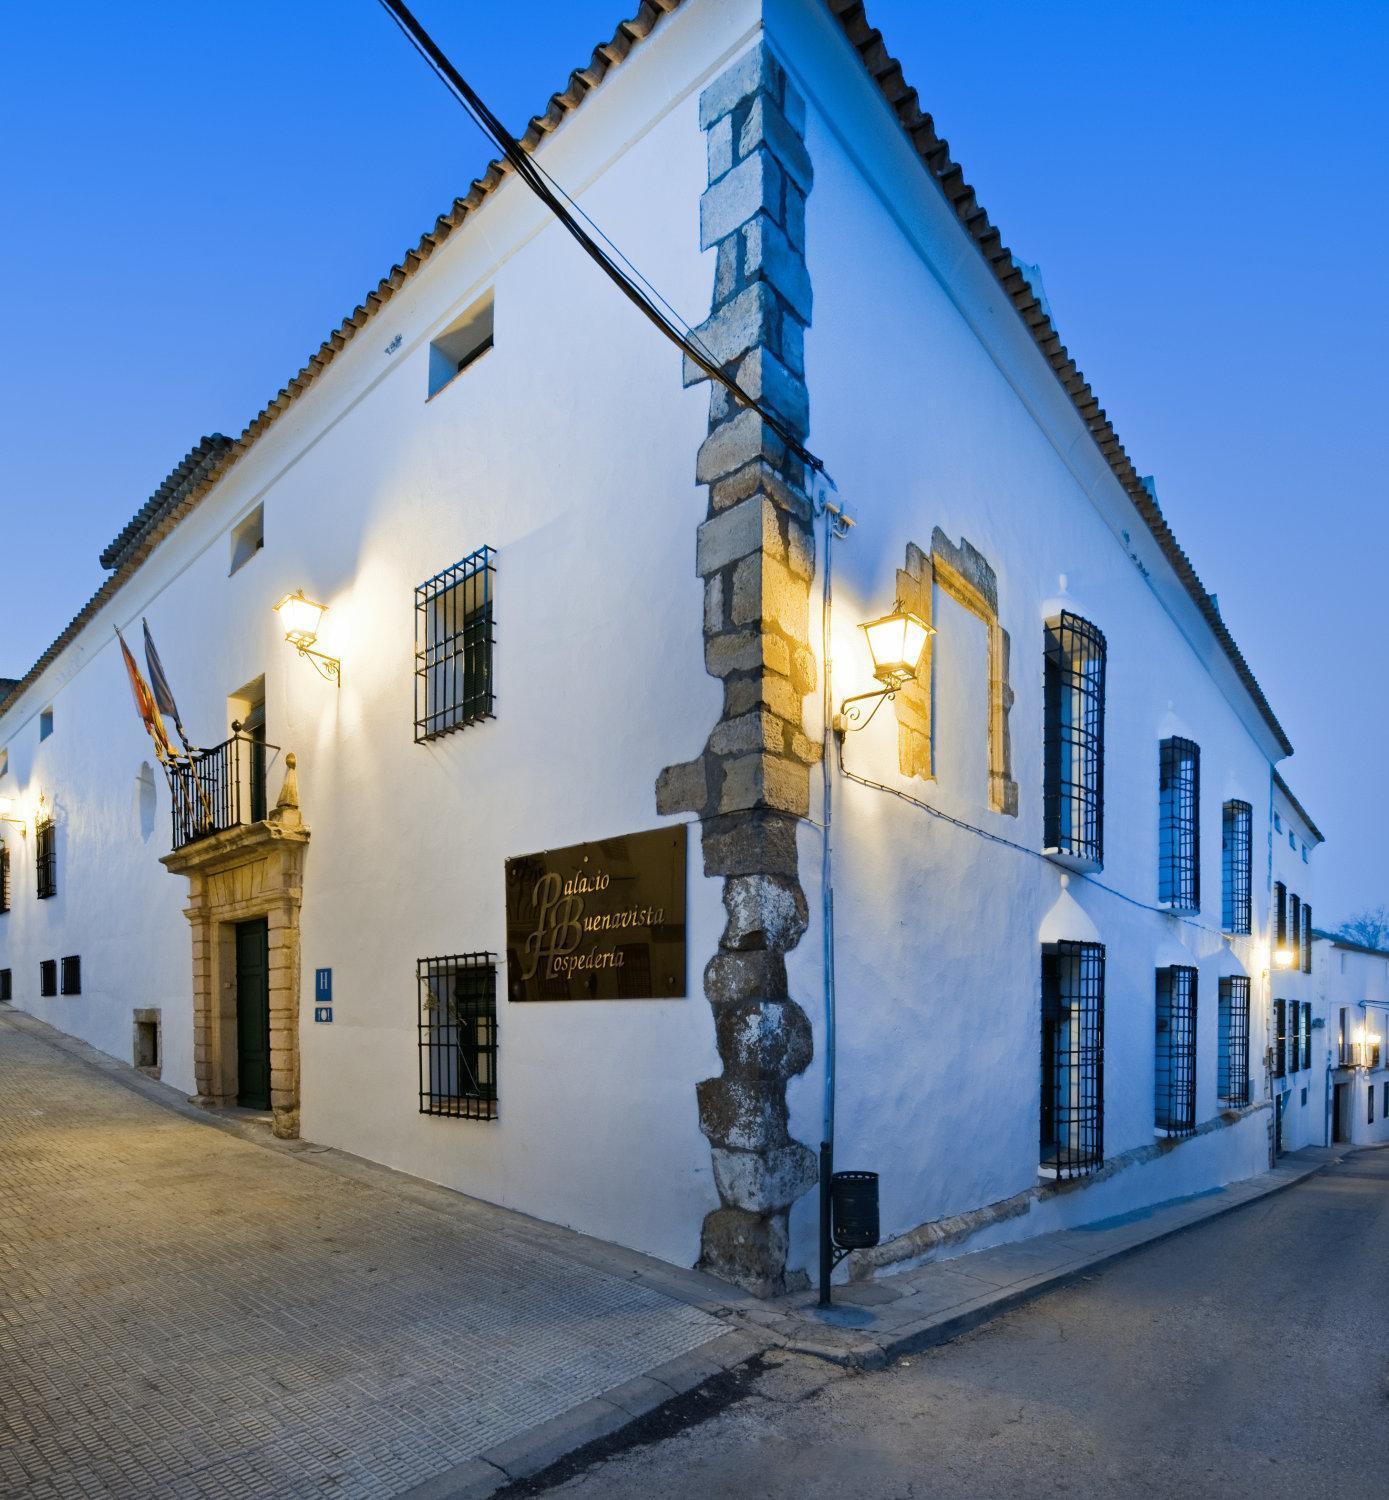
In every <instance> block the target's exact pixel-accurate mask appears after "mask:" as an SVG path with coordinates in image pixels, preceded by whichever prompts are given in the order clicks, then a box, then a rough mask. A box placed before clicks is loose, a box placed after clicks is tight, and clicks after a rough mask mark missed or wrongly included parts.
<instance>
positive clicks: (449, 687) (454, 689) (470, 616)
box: [415, 547, 496, 743]
mask: <svg viewBox="0 0 1389 1500" xmlns="http://www.w3.org/2000/svg"><path fill="white" fill-rule="evenodd" d="M495 557H496V554H495V553H494V552H493V550H492V548H491V547H479V548H478V550H477V551H476V552H472V553H470V554H469V555H468V556H467V557H465V558H464V559H463V560H462V562H457V563H454V565H453V566H452V567H451V568H445V569H444V571H443V572H442V573H436V574H435V575H434V577H433V578H431V579H429V581H428V582H427V583H422V584H421V585H420V586H419V587H418V588H417V589H416V590H415V740H416V742H417V743H418V742H421V741H423V740H432V739H434V738H436V737H437V736H438V735H441V734H448V733H450V732H451V731H452V730H455V729H462V728H464V727H465V726H466V725H468V724H476V723H478V722H479V721H480V720H482V719H490V718H491V717H492V701H493V700H492V599H493V573H494V572H495V568H496V565H495Z"/></svg>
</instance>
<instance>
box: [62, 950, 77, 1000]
mask: <svg viewBox="0 0 1389 1500" xmlns="http://www.w3.org/2000/svg"><path fill="white" fill-rule="evenodd" d="M81 993H82V960H81V958H80V957H79V956H78V955H77V954H76V953H73V954H69V956H68V957H67V958H65V959H64V960H63V994H65V995H80V994H81Z"/></svg>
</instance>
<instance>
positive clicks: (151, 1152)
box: [0, 1014, 725, 1500]
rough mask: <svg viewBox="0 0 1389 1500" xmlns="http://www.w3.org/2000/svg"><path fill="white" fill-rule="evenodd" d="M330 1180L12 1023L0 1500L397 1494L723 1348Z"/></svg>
mask: <svg viewBox="0 0 1389 1500" xmlns="http://www.w3.org/2000/svg"><path fill="white" fill-rule="evenodd" d="M460 1149H463V1145H462V1138H461V1137H460ZM326 1161H327V1158H326V1157H324V1158H317V1157H316V1156H315V1154H314V1153H313V1152H312V1151H309V1150H304V1149H300V1150H297V1151H295V1150H281V1149H267V1148H265V1147H263V1146H261V1145H259V1144H256V1143H254V1142H252V1141H248V1140H245V1139H241V1138H240V1137H238V1136H237V1135H236V1134H233V1133H230V1132H228V1131H226V1130H222V1129H217V1128H214V1127H213V1126H211V1125H209V1124H203V1123H200V1122H199V1121H197V1120H194V1119H190V1118H186V1117H185V1116H183V1115H181V1114H178V1113H175V1112H173V1111H171V1110H170V1109H167V1108H165V1107H162V1106H161V1105H160V1104H158V1103H156V1102H154V1101H153V1100H152V1099H149V1098H146V1097H142V1096H141V1094H140V1093H138V1092H135V1091H132V1090H131V1089H130V1088H127V1087H125V1086H124V1085H123V1084H122V1083H121V1082H119V1081H117V1080H116V1079H115V1078H113V1077H111V1076H105V1075H103V1073H102V1072H101V1071H98V1070H97V1069H95V1068H93V1067H91V1066H88V1065H87V1064H86V1063H85V1062H83V1061H81V1060H80V1059H79V1058H77V1057H75V1056H73V1055H71V1054H70V1053H69V1052H67V1051H64V1050H59V1049H57V1048H55V1047H54V1046H52V1045H50V1044H49V1042H48V1041H46V1040H44V1039H43V1038H42V1036H41V1035H39V1034H38V1033H37V1032H36V1031H35V1030H34V1029H33V1027H32V1023H30V1024H29V1025H24V1026H22V1025H21V1024H20V1022H19V1019H18V1018H13V1017H9V1016H6V1015H4V1014H0V1203H3V1208H0V1393H3V1397H2V1399H0V1494H3V1495H5V1496H21V1495H22V1496H25V1497H26V1500H55V1497H59V1496H62V1497H70V1496H137V1495H138V1496H148V1495H177V1496H202V1495H206V1496H251V1495H254V1496H257V1497H265V1496H279V1495H283V1496H290V1495H294V1496H303V1495H325V1496H368V1495H371V1496H377V1495H390V1494H397V1493H400V1492H402V1491H404V1490H406V1489H408V1488H410V1487H411V1486H413V1485H416V1484H419V1483H421V1482H422V1481H425V1480H427V1479H429V1478H430V1477H431V1476H434V1475H437V1474H440V1473H441V1472H443V1471H446V1470H448V1469H450V1468H452V1467H454V1466H456V1465H459V1464H461V1463H463V1462H464V1461H465V1460H468V1459H470V1458H472V1457H474V1456H475V1455H478V1454H480V1453H482V1452H484V1451H485V1450H487V1449H489V1448H492V1447H494V1446H495V1445H497V1444H498V1443H502V1442H505V1441H507V1440H508V1439H510V1438H513V1437H516V1436H517V1435H518V1434H521V1433H522V1432H524V1431H525V1430H526V1429H529V1428H531V1427H533V1426H534V1425H536V1424H538V1423H541V1422H545V1421H547V1420H550V1419H552V1418H555V1417H557V1416H558V1415H559V1414H560V1413H562V1412H566V1411H568V1410H569V1409H570V1408H572V1407H574V1406H576V1405H578V1404H579V1403H582V1402H585V1401H588V1400H589V1399H590V1398H592V1397H595V1396H597V1395H599V1394H600V1393H601V1392H604V1391H606V1390H609V1389H611V1388H612V1387H614V1386H617V1385H620V1384H621V1383H623V1382H624V1381H628V1380H631V1379H633V1378H635V1377H637V1376H639V1375H641V1374H642V1373H643V1372H644V1371H647V1370H649V1369H650V1368H651V1367H653V1366H656V1365H659V1364H661V1363H662V1362H663V1361H667V1360H671V1359H673V1358H675V1357H676V1356H679V1355H682V1354H684V1353H686V1352H687V1351H690V1350H692V1349H695V1348H696V1347H698V1346H700V1345H702V1344H704V1343H705V1342H706V1341H708V1340H710V1339H713V1338H715V1337H717V1336H719V1335H720V1334H722V1333H724V1332H725V1328H724V1326H723V1325H722V1324H720V1323H719V1322H718V1321H717V1320H716V1319H714V1318H712V1317H710V1316H708V1315H706V1314H705V1313H703V1312H701V1311H699V1310H698V1309H697V1308H695V1307H694V1306H691V1305H689V1304H688V1303H686V1302H683V1301H680V1300H676V1299H675V1298H673V1297H670V1296H666V1295H663V1294H662V1293H661V1292H660V1291H659V1290H658V1289H655V1288H654V1287H653V1285H652V1284H651V1282H650V1280H649V1279H644V1278H643V1277H642V1276H640V1275H639V1274H637V1273H636V1272H635V1271H634V1270H632V1269H631V1268H629V1267H626V1266H624V1264H623V1262H622V1259H621V1256H622V1252H614V1256H613V1260H612V1266H611V1267H610V1268H605V1266H604V1262H603V1257H602V1254H601V1252H595V1249H594V1247H593V1242H592V1241H581V1240H578V1238H577V1237H570V1238H571V1239H573V1241H574V1243H575V1247H576V1248H575V1250H574V1251H573V1252H572V1253H571V1252H570V1251H569V1250H568V1249H567V1248H566V1242H565V1237H564V1236H563V1235H562V1234H561V1232H559V1231H553V1230H550V1229H549V1228H548V1227H547V1226H541V1225H532V1224H531V1221H528V1220H521V1219H519V1218H518V1217H517V1216H513V1215H508V1214H504V1213H500V1212H493V1211H491V1210H488V1209H486V1208H484V1207H482V1206H479V1205H476V1204H472V1203H470V1202H469V1201H468V1200H465V1199H458V1198H450V1200H449V1201H448V1202H447V1203H445V1202H440V1203H437V1204H436V1203H433V1202H431V1201H430V1198H429V1193H431V1192H432V1191H433V1190H427V1191H425V1190H418V1189H415V1190H412V1187H411V1185H410V1184H409V1182H408V1180H401V1179H394V1180H393V1179H392V1178H391V1176H390V1174H386V1173H384V1172H378V1171H376V1169H365V1170H363V1171H361V1172H359V1173H357V1174H356V1175H353V1174H352V1173H351V1172H349V1171H344V1170H342V1169H339V1170H326V1169H325V1164H326ZM395 1183H399V1184H400V1186H398V1187H397V1186H396V1185H395ZM436 1196H439V1197H442V1196H443V1195H436ZM632 1259H633V1260H635V1257H633V1258H632Z"/></svg>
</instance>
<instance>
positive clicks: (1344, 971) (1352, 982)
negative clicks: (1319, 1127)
mask: <svg viewBox="0 0 1389 1500" xmlns="http://www.w3.org/2000/svg"><path fill="white" fill-rule="evenodd" d="M1313 963H1314V972H1315V976H1316V979H1317V991H1318V995H1319V1001H1320V1006H1321V1009H1322V1011H1323V1013H1324V1014H1325V1016H1326V1038H1327V1044H1328V1047H1329V1048H1330V1049H1331V1051H1332V1054H1333V1055H1330V1056H1329V1061H1330V1064H1331V1066H1332V1068H1333V1069H1334V1067H1335V1063H1336V1058H1335V1056H1334V1052H1335V1049H1336V1043H1337V1039H1338V1036H1339V1014H1338V1013H1339V1011H1340V1009H1341V1007H1342V1006H1345V1007H1346V1009H1347V1010H1348V1011H1349V1012H1350V1014H1349V1019H1348V1025H1347V1032H1348V1036H1354V1034H1355V1030H1356V1028H1357V1027H1359V1026H1364V1027H1366V1028H1367V1029H1369V1030H1370V1031H1373V1032H1375V1033H1377V1034H1378V1035H1379V1037H1380V1039H1381V1046H1380V1053H1379V1055H1380V1064H1381V1065H1380V1066H1379V1067H1378V1068H1357V1069H1354V1070H1350V1069H1346V1070H1344V1071H1341V1072H1338V1073H1336V1074H1335V1076H1334V1078H1332V1079H1331V1080H1329V1082H1330V1083H1335V1082H1343V1083H1345V1084H1346V1087H1347V1090H1348V1092H1349V1096H1350V1097H1349V1101H1348V1104H1347V1107H1346V1116H1345V1123H1346V1125H1347V1127H1348V1129H1347V1134H1346V1140H1347V1142H1348V1143H1349V1144H1351V1145H1355V1146H1379V1145H1384V1144H1385V1143H1387V1142H1389V1119H1387V1118H1386V1112H1385V1109H1384V1102H1385V1100H1384V1087H1385V1084H1386V1083H1389V954H1383V955H1380V954H1375V953H1365V952H1362V951H1360V950H1357V949H1354V948H1343V947H1341V946H1339V945H1338V944H1336V943H1333V942H1329V941H1327V940H1325V939H1323V940H1322V941H1320V942H1318V943H1317V945H1316V955H1315V958H1314V961H1313ZM1371 1089H1373V1090H1374V1094H1375V1117H1374V1123H1373V1124H1371V1123H1370V1111H1369V1100H1368V1098H1367V1097H1366V1096H1367V1094H1368V1093H1369V1091H1370V1090H1371Z"/></svg>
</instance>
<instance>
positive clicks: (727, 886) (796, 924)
mask: <svg viewBox="0 0 1389 1500" xmlns="http://www.w3.org/2000/svg"><path fill="white" fill-rule="evenodd" d="M723 904H724V908H725V910H726V911H727V912H728V925H727V926H726V927H725V928H724V933H723V938H722V939H721V943H722V946H723V947H724V948H725V949H726V950H728V951H729V952H731V953H736V952H740V951H742V950H745V949H748V948H769V949H771V950H772V951H773V952H776V953H785V952H787V951H789V950H790V949H792V948H794V947H795V946H796V944H797V943H799V942H800V940H801V936H802V934H803V933H804V932H805V928H806V921H807V912H806V904H805V895H804V893H803V892H802V891H801V888H800V886H799V885H797V884H796V883H795V881H794V880H788V879H785V878H783V877H779V876H775V875H740V876H734V877H731V878H730V879H728V880H726V881H725V882H724V888H723Z"/></svg>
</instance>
